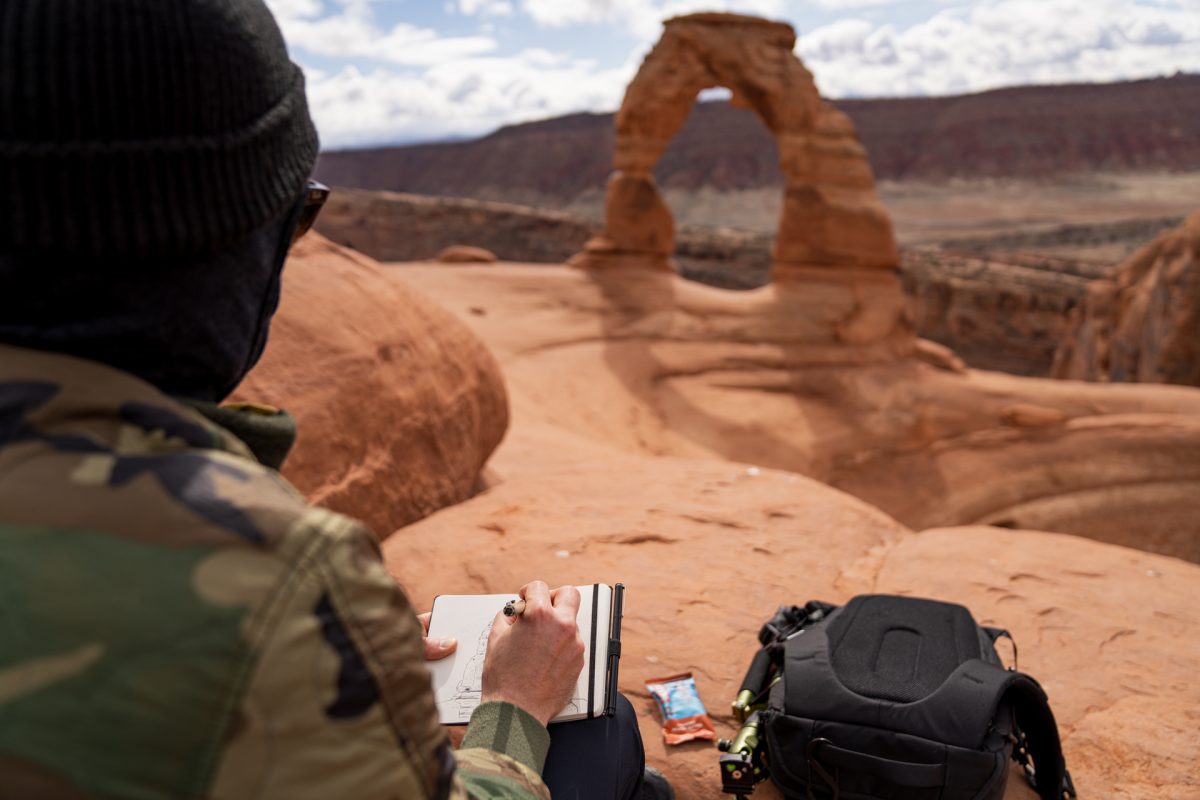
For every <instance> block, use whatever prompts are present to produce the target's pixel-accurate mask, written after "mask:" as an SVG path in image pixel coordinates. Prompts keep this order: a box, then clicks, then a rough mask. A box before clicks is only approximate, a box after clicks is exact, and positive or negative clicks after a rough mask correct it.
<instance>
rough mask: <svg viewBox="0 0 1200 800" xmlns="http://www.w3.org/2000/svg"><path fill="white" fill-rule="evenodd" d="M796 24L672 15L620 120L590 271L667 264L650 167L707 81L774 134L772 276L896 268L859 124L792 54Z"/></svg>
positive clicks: (662, 212) (662, 210) (588, 257)
mask: <svg viewBox="0 0 1200 800" xmlns="http://www.w3.org/2000/svg"><path fill="white" fill-rule="evenodd" d="M795 45H796V32H795V31H794V30H793V29H792V27H791V26H790V25H786V24H783V23H779V22H767V21H765V20H762V19H758V18H756V17H744V16H738V15H735V14H692V15H690V16H685V17H676V18H674V19H670V20H667V22H666V23H665V29H664V31H663V35H662V38H661V39H660V40H659V42H658V44H656V45H655V46H654V49H653V50H651V51H650V54H649V55H647V56H646V59H645V61H644V62H643V63H642V66H641V69H640V70H638V73H637V75H636V76H635V77H634V79H633V81H632V82H631V83H630V84H629V88H628V89H627V90H626V92H625V99H624V101H623V102H622V103H621V109H620V110H619V111H618V112H617V116H616V119H615V126H616V143H615V149H614V156H613V168H614V170H615V171H614V172H613V174H612V176H611V177H610V178H609V182H608V199H607V205H606V208H605V230H604V233H603V235H601V236H599V237H597V238H595V239H593V240H592V241H590V242H589V243H588V245H587V247H586V248H585V250H584V252H583V253H582V254H580V256H578V257H577V260H576V262H575V263H577V264H578V265H579V266H581V267H585V268H589V269H607V268H612V267H614V266H622V265H629V264H646V265H649V266H651V267H652V268H659V269H668V268H669V266H668V259H669V258H670V256H671V254H672V253H673V252H674V250H675V246H674V241H675V238H674V237H675V229H674V219H673V217H672V215H671V211H670V210H669V209H668V208H667V206H666V203H665V202H664V201H663V199H662V197H661V196H660V195H659V192H658V187H657V185H656V184H655V182H654V177H653V176H652V175H651V170H652V169H653V168H654V165H655V164H656V163H657V162H658V160H659V159H660V158H662V155H663V153H664V152H665V151H666V149H667V145H668V144H669V143H670V141H671V139H672V138H673V137H674V136H675V135H676V134H677V133H679V131H680V129H681V128H682V127H683V123H684V121H685V120H686V119H687V117H688V113H689V112H690V111H691V109H692V105H693V103H694V101H695V99H696V96H697V95H698V94H699V93H700V92H701V91H702V90H703V89H706V88H708V87H710V86H724V87H727V88H728V89H729V90H730V91H731V92H732V93H733V99H732V101H731V102H732V104H733V105H735V106H738V107H741V108H752V109H753V110H754V111H755V112H756V113H757V114H758V116H759V118H760V119H761V120H762V121H763V124H764V125H766V127H767V129H768V130H769V131H770V132H771V133H772V135H773V136H774V137H775V140H776V142H777V144H778V147H779V167H780V169H781V170H782V172H783V175H784V178H785V181H786V189H785V192H784V201H783V216H782V219H781V221H780V225H779V232H778V234H777V235H776V238H775V252H774V261H775V266H774V271H775V274H776V277H783V276H787V275H790V273H791V272H792V270H793V269H795V268H805V267H810V266H813V265H821V266H840V267H876V268H884V269H893V268H895V266H896V264H897V262H898V260H899V256H898V254H897V251H896V242H895V238H894V237H893V235H892V226H891V222H890V220H889V219H888V216H887V213H886V212H885V211H884V210H883V206H882V205H881V204H880V202H879V197H878V196H877V195H876V193H875V181H874V178H873V177H872V175H871V167H870V164H869V163H868V162H867V154H866V151H865V150H864V149H863V147H862V145H861V144H860V143H859V141H858V136H857V135H856V134H855V132H854V125H853V123H851V122H850V119H849V118H848V117H847V116H846V115H845V114H843V113H842V112H840V111H838V110H837V109H835V108H834V107H833V106H831V105H830V104H828V103H826V102H824V101H823V100H822V99H821V97H820V95H818V94H817V89H816V85H815V84H814V83H813V78H812V74H811V73H810V72H809V71H808V70H807V69H806V68H805V67H804V65H803V64H801V63H800V60H799V59H798V58H796V56H795V55H794V53H793V52H792V50H793V48H794V47H795Z"/></svg>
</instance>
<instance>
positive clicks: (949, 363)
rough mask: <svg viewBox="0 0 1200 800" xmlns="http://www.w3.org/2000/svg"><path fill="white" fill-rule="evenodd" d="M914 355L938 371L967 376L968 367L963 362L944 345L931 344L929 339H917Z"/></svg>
mask: <svg viewBox="0 0 1200 800" xmlns="http://www.w3.org/2000/svg"><path fill="white" fill-rule="evenodd" d="M913 354H914V355H915V356H916V357H917V358H919V359H921V360H922V361H924V362H925V363H926V364H929V365H931V366H934V367H937V368H938V369H944V370H947V371H948V372H956V373H958V374H959V375H965V374H966V372H967V365H966V364H965V363H963V360H962V359H961V358H959V357H958V355H957V354H956V353H955V352H954V351H953V350H951V349H950V348H949V347H946V346H945V345H943V344H938V343H937V342H931V341H929V340H928V339H917V342H916V346H915V347H914V348H913Z"/></svg>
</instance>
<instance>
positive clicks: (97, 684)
mask: <svg viewBox="0 0 1200 800" xmlns="http://www.w3.org/2000/svg"><path fill="white" fill-rule="evenodd" d="M423 650H424V648H423V646H422V642H421V629H420V623H419V622H418V621H417V619H416V617H415V616H414V615H413V613H412V609H411V608H410V606H409V603H408V600H407V599H406V598H405V596H404V593H403V592H402V591H401V590H400V588H399V587H398V586H397V584H396V582H395V581H394V580H393V579H392V577H391V576H390V575H389V574H388V573H387V571H386V569H385V568H384V566H383V563H382V561H381V560H380V557H379V549H378V544H377V542H376V540H375V538H374V537H373V536H372V535H371V534H370V532H369V531H367V530H366V529H365V528H363V527H362V526H360V525H358V524H357V523H354V522H353V521H351V520H348V519H346V518H344V517H341V516H339V515H337V514H334V513H332V512H328V511H324V510H321V509H315V508H312V507H310V506H309V505H308V504H307V503H306V502H305V500H304V498H303V497H302V496H300V494H299V493H297V492H296V491H295V489H293V488H292V487H291V486H290V485H289V484H288V483H287V482H286V481H284V480H283V479H282V478H281V477H280V476H279V474H278V473H277V472H275V471H274V470H270V469H267V468H265V467H263V466H262V465H260V464H258V463H257V462H255V461H254V460H253V458H252V456H251V454H250V452H249V450H248V449H247V448H246V447H245V445H244V444H242V443H241V442H240V441H239V440H237V439H236V438H235V437H233V436H232V435H231V434H230V433H229V432H228V431H226V430H224V429H223V428H221V427H219V426H216V425H214V424H212V423H211V422H210V421H209V420H207V419H205V418H204V417H203V416H201V415H200V414H198V413H195V412H194V411H192V410H190V409H188V408H185V407H183V406H181V405H180V404H178V403H176V402H175V401H173V400H172V399H170V398H168V397H166V396H164V395H162V394H161V393H159V392H158V391H156V390H155V389H154V388H153V387H150V386H148V385H146V384H144V383H142V382H141V381H138V380H137V379H135V378H133V377H132V376H129V375H125V374H123V373H119V372H116V371H115V370H111V369H109V368H107V367H105V366H103V365H100V364H95V363H91V362H86V361H80V360H78V359H72V358H69V357H65V356H58V355H53V354H49V353H37V352H34V351H29V350H21V349H19V348H11V347H7V346H4V345H0V795H5V796H13V797H45V798H64V799H66V798H71V799H73V798H82V797H88V798H94V799H95V798H127V797H140V798H147V799H148V800H168V799H169V798H210V799H211V800H223V799H225V798H239V799H240V798H256V797H257V798H264V797H295V798H306V797H356V798H358V797H364V798H365V797H372V798H374V797H378V798H401V797H403V798H409V797H411V798H422V800H424V799H425V798H444V797H452V798H466V797H475V798H504V799H505V800H508V799H509V798H511V799H512V800H530V799H531V798H539V797H540V798H544V797H547V796H548V795H547V793H546V790H545V787H544V786H543V785H542V782H541V780H540V779H539V778H538V777H537V775H536V773H535V772H534V771H533V770H531V769H529V768H528V767H526V766H524V765H522V764H521V763H519V762H518V761H517V760H516V759H514V758H511V757H509V756H507V755H504V754H502V753H500V752H496V751H486V750H472V751H471V752H470V753H469V754H467V755H466V756H465V757H464V759H463V761H464V764H463V767H462V768H459V769H456V765H455V754H454V752H453V750H452V748H451V746H450V744H449V740H448V737H447V735H446V733H445V731H444V730H443V729H442V728H441V727H440V726H439V725H438V724H437V715H436V714H435V710H434V701H433V692H432V690H431V688H430V679H429V674H428V671H427V670H426V668H425V666H424V663H423ZM497 744H499V743H497Z"/></svg>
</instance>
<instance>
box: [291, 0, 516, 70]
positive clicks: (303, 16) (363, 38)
mask: <svg viewBox="0 0 1200 800" xmlns="http://www.w3.org/2000/svg"><path fill="white" fill-rule="evenodd" d="M339 2H340V4H341V6H342V9H341V11H340V13H336V14H332V15H330V16H325V17H320V16H318V15H319V14H320V12H321V10H322V7H321V4H320V3H315V2H313V0H271V3H270V5H271V8H272V10H273V11H275V13H276V15H277V17H278V19H279V24H280V27H281V28H282V29H283V35H284V37H285V38H286V39H287V42H288V46H289V47H291V48H292V49H293V50H294V49H297V48H298V49H299V50H301V51H303V52H307V53H309V54H311V55H315V56H324V57H326V58H341V59H356V60H358V59H365V60H371V61H384V62H390V63H393V64H403V65H407V66H429V65H433V64H440V63H442V62H444V61H446V60H448V59H454V58H463V57H467V56H476V55H481V54H483V53H489V52H491V51H493V50H495V49H496V47H497V44H496V40H495V39H493V38H492V37H490V36H440V35H439V34H438V33H437V31H434V30H432V29H430V28H420V27H417V26H415V25H409V24H407V23H399V24H397V25H394V26H392V27H391V28H389V29H386V30H385V29H382V28H380V27H379V26H378V25H377V24H376V22H375V15H374V12H373V10H372V9H371V4H370V2H369V0H339Z"/></svg>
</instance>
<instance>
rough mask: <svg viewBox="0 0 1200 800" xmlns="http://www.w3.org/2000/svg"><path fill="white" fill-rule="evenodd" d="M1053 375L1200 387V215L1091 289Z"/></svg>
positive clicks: (1160, 239) (1145, 249)
mask: <svg viewBox="0 0 1200 800" xmlns="http://www.w3.org/2000/svg"><path fill="white" fill-rule="evenodd" d="M1071 322H1072V324H1071V326H1070V329H1069V333H1068V336H1067V338H1066V340H1065V341H1064V342H1063V345H1062V347H1061V349H1060V350H1059V352H1058V353H1057V355H1056V357H1055V366H1054V374H1055V375H1056V376H1057V377H1060V378H1076V379H1083V380H1090V381H1112V382H1115V383H1116V382H1126V381H1137V382H1142V383H1180V384H1187V385H1192V386H1200V213H1197V214H1193V215H1192V216H1191V217H1189V218H1188V219H1187V220H1186V221H1185V222H1184V224H1183V225H1182V226H1180V227H1179V228H1177V229H1175V230H1173V231H1170V232H1168V233H1164V234H1162V235H1160V236H1159V237H1158V238H1156V239H1155V240H1154V241H1153V242H1151V243H1150V244H1148V245H1146V246H1145V247H1143V248H1142V249H1141V250H1139V251H1138V252H1137V253H1135V254H1134V255H1133V256H1132V257H1130V259H1129V260H1128V261H1126V262H1125V263H1124V264H1122V265H1121V266H1120V267H1119V268H1118V269H1117V270H1116V272H1115V273H1114V274H1113V275H1112V277H1111V278H1107V279H1103V280H1097V281H1094V282H1093V283H1091V284H1090V285H1089V286H1088V287H1087V295H1086V299H1085V301H1084V303H1083V304H1082V306H1081V307H1080V309H1079V310H1078V311H1077V312H1076V313H1075V315H1074V316H1073V317H1072V321H1071Z"/></svg>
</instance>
